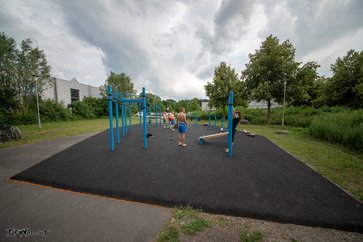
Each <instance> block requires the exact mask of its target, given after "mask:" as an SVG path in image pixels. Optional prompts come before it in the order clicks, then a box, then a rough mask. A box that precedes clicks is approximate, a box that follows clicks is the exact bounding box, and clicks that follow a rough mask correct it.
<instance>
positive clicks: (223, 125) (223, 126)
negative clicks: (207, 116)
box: [221, 117, 224, 129]
mask: <svg viewBox="0 0 363 242" xmlns="http://www.w3.org/2000/svg"><path fill="white" fill-rule="evenodd" d="M221 121H222V129H224V117H222V119H221Z"/></svg>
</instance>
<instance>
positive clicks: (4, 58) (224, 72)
mask: <svg viewBox="0 0 363 242" xmlns="http://www.w3.org/2000/svg"><path fill="white" fill-rule="evenodd" d="M318 68H319V64H318V63H317V62H315V61H310V62H307V63H299V62H297V61H296V60H295V48H294V46H293V44H292V43H291V42H290V41H289V40H286V41H284V42H282V43H280V41H279V39H278V38H277V37H275V36H272V35H270V36H268V37H267V38H266V40H265V41H263V42H262V43H261V46H260V48H259V49H258V50H255V52H254V53H252V54H250V55H249V62H248V63H247V64H246V65H245V69H243V70H242V71H241V72H240V74H239V73H238V72H237V71H236V70H235V69H234V68H231V66H230V65H228V64H227V63H225V62H221V63H220V64H219V66H217V67H216V68H215V70H214V77H213V80H212V81H211V82H207V84H206V85H205V91H206V96H207V97H208V98H209V100H210V101H209V103H210V106H213V107H215V108H217V111H218V112H220V113H222V115H225V114H226V105H227V100H228V95H229V92H230V91H234V93H235V106H242V107H246V106H247V105H248V102H249V101H251V100H257V101H266V102H267V105H268V114H267V116H268V118H267V120H268V122H269V121H270V120H271V118H270V108H271V103H272V101H274V102H278V103H280V104H282V101H283V94H284V92H283V90H284V87H285V84H286V103H287V105H288V106H294V107H317V108H319V107H322V106H330V107H332V106H343V107H347V108H351V109H359V108H362V107H363V52H362V51H355V50H349V51H348V52H347V54H346V55H345V56H343V57H339V58H337V60H336V61H335V63H333V64H332V65H331V70H332V73H333V76H332V77H325V76H319V74H318V71H317V70H318ZM50 70H51V67H50V66H49V65H48V62H47V59H46V56H45V54H44V51H43V50H41V49H39V48H38V47H36V48H34V47H33V46H32V41H31V40H30V39H26V40H23V41H21V43H20V44H19V46H18V45H17V43H16V42H15V40H14V39H13V38H11V37H9V36H7V35H6V34H5V33H0V102H1V105H0V123H14V122H15V121H14V117H21V120H23V121H20V123H31V122H32V121H31V120H34V115H35V111H36V107H35V99H36V93H37V92H38V93H39V94H41V93H42V91H43V90H45V89H46V88H48V87H50V86H51V85H52V78H51V76H50ZM107 85H111V86H112V87H113V90H118V92H119V93H125V92H127V93H129V94H133V95H135V96H136V97H137V96H138V95H140V93H136V91H135V90H134V84H133V82H132V79H131V78H130V77H129V76H128V75H127V74H126V73H119V74H118V73H115V72H112V71H111V72H110V73H109V75H108V77H107V79H106V80H105V82H104V84H103V85H101V86H100V93H101V94H102V95H103V97H104V98H103V99H101V100H98V101H97V100H93V99H92V98H88V99H85V102H77V103H72V104H71V105H70V106H69V108H71V109H72V112H73V113H72V114H76V115H77V118H92V117H100V116H102V115H106V112H107V105H106V104H105V103H106V102H104V101H105V99H106V98H107ZM147 102H148V103H149V104H150V105H153V106H154V105H155V104H158V105H159V106H161V107H162V109H163V110H168V109H169V110H170V111H178V110H179V108H180V107H181V106H183V107H185V108H186V109H187V110H188V111H200V100H199V99H198V98H193V99H183V100H179V101H176V100H173V99H166V100H162V98H161V97H159V96H158V95H155V94H153V93H147ZM40 106H41V110H40V111H41V113H42V114H43V115H47V114H48V116H49V117H50V118H49V120H50V121H57V120H62V119H65V120H67V119H69V117H71V116H70V115H72V114H70V113H69V112H68V111H67V110H63V109H62V105H58V104H56V103H54V102H52V101H49V100H48V101H47V100H40ZM137 111H138V108H137V107H135V108H134V112H137ZM55 113H61V114H62V115H58V116H57V118H54V119H53V118H51V117H52V115H55ZM28 117H29V118H28ZM27 119H29V120H27ZM35 120H36V119H35ZM17 123H19V121H18V122H17Z"/></svg>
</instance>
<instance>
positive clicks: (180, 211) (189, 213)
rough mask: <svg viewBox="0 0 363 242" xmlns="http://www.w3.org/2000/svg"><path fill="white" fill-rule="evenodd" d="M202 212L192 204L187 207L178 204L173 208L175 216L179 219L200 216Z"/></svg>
mask: <svg viewBox="0 0 363 242" xmlns="http://www.w3.org/2000/svg"><path fill="white" fill-rule="evenodd" d="M201 212H202V210H200V209H195V208H193V207H191V206H190V205H187V206H185V207H183V206H176V207H174V208H173V218H175V219H177V220H179V219H183V218H198V217H199V214H200V213H201Z"/></svg>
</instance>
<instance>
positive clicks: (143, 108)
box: [142, 87, 147, 149]
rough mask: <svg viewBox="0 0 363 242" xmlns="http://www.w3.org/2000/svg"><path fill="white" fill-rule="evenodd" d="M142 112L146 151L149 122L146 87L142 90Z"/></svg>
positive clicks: (145, 147)
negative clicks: (147, 117) (147, 118)
mask: <svg viewBox="0 0 363 242" xmlns="http://www.w3.org/2000/svg"><path fill="white" fill-rule="evenodd" d="M142 111H143V118H144V149H147V137H146V134H147V122H146V93H145V87H143V88H142Z"/></svg>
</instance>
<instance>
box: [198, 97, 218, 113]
mask: <svg viewBox="0 0 363 242" xmlns="http://www.w3.org/2000/svg"><path fill="white" fill-rule="evenodd" d="M200 105H201V109H202V111H215V110H216V109H215V108H214V107H209V100H200Z"/></svg>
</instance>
